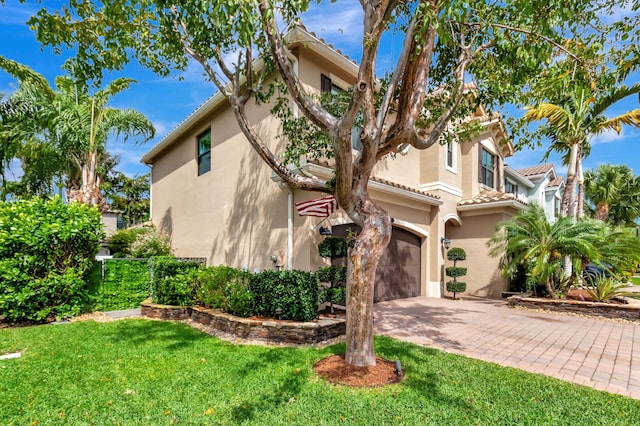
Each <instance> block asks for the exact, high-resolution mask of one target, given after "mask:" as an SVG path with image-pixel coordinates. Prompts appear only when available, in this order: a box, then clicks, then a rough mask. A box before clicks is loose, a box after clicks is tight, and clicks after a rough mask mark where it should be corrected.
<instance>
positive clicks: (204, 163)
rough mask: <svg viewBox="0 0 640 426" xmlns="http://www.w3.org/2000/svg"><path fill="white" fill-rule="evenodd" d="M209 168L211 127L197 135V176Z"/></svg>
mask: <svg viewBox="0 0 640 426" xmlns="http://www.w3.org/2000/svg"><path fill="white" fill-rule="evenodd" d="M210 170H211V129H209V130H207V131H206V132H204V133H202V134H201V135H199V136H198V176H200V175H203V174H205V173H207V172H208V171H210Z"/></svg>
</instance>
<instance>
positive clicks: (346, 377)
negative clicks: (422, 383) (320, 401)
mask: <svg viewBox="0 0 640 426" xmlns="http://www.w3.org/2000/svg"><path fill="white" fill-rule="evenodd" d="M313 370H314V371H315V372H316V374H318V376H320V377H322V378H323V379H325V380H327V381H328V382H330V383H335V384H341V385H346V386H352V387H378V386H385V385H389V384H392V383H398V382H400V381H402V380H403V379H404V370H403V371H402V372H401V374H400V376H399V377H398V375H397V374H396V365H395V362H393V361H388V360H386V359H382V358H380V357H376V365H374V366H372V367H355V366H353V365H349V364H347V363H346V362H345V360H344V355H332V356H329V357H327V358H324V359H321V360H320V361H318V362H317V363H316V365H315V366H314V367H313Z"/></svg>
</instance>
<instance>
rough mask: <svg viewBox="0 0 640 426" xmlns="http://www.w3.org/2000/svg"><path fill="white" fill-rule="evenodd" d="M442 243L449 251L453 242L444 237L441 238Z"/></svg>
mask: <svg viewBox="0 0 640 426" xmlns="http://www.w3.org/2000/svg"><path fill="white" fill-rule="evenodd" d="M440 243H441V244H442V246H443V247H444V249H445V250H449V247H451V240H450V239H448V238H444V237H442V238H440Z"/></svg>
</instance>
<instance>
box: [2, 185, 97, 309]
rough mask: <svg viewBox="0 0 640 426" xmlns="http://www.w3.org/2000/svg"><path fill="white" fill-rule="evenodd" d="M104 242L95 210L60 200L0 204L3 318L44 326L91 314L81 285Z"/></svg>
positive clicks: (86, 288) (86, 292)
mask: <svg viewBox="0 0 640 426" xmlns="http://www.w3.org/2000/svg"><path fill="white" fill-rule="evenodd" d="M102 238H104V230H103V225H102V222H101V217H100V213H99V212H98V210H97V209H95V208H90V207H88V206H86V205H83V204H79V203H72V204H64V203H63V202H62V200H61V199H60V198H59V197H56V198H53V199H50V200H43V199H40V198H33V199H31V200H23V201H16V202H10V203H0V316H2V317H5V319H6V320H8V321H10V322H23V321H35V322H42V321H46V320H52V319H55V318H65V317H68V316H72V315H76V314H80V313H82V312H84V311H86V310H88V309H89V307H90V305H91V301H90V293H89V288H88V285H86V284H85V282H84V280H83V279H84V277H85V275H86V274H87V272H88V271H89V269H90V268H91V266H92V265H93V258H94V257H95V255H96V253H97V252H98V248H99V243H100V240H101V239H102Z"/></svg>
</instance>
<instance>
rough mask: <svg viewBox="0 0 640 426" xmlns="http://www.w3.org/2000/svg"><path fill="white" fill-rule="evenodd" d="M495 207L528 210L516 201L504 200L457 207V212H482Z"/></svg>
mask: <svg viewBox="0 0 640 426" xmlns="http://www.w3.org/2000/svg"><path fill="white" fill-rule="evenodd" d="M494 207H512V208H514V209H518V210H525V209H526V208H527V206H526V205H525V204H522V203H520V202H518V201H516V200H503V201H490V202H487V203H479V204H466V205H462V206H457V210H458V211H461V212H464V211H471V210H482V209H488V208H494Z"/></svg>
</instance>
